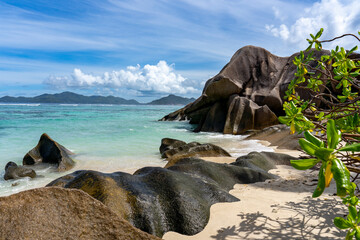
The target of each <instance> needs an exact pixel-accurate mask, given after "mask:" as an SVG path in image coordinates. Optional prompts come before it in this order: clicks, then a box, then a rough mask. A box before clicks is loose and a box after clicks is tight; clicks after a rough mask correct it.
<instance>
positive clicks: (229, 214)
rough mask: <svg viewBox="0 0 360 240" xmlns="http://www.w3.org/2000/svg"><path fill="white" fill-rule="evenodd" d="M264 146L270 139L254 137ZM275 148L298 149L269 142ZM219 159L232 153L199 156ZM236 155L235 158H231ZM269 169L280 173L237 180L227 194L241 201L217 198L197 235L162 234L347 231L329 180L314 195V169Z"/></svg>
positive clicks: (186, 239)
mask: <svg viewBox="0 0 360 240" xmlns="http://www.w3.org/2000/svg"><path fill="white" fill-rule="evenodd" d="M258 141H259V142H260V143H261V144H264V145H265V146H269V145H271V143H270V142H268V141H264V140H258ZM271 148H272V149H273V150H274V152H276V153H285V154H289V155H291V156H294V157H299V156H300V154H301V153H302V152H301V151H298V150H287V149H279V148H278V147H276V146H272V147H271ZM202 159H204V160H207V161H213V162H218V163H230V160H231V159H230V158H223V157H217V158H216V157H214V158H202ZM235 160H236V158H235ZM269 173H272V174H274V175H277V176H278V177H279V178H278V179H272V180H266V181H265V182H257V183H253V184H235V185H234V188H233V189H232V190H230V194H231V195H233V196H235V197H237V198H239V199H240V201H237V202H232V203H216V204H214V205H212V206H211V208H210V218H209V222H208V223H207V225H206V226H205V228H204V229H203V230H202V231H201V232H199V233H198V234H196V235H192V236H186V235H182V234H179V233H176V232H167V233H165V234H164V236H163V239H165V240H182V239H183V240H192V239H194V240H195V239H197V240H198V239H199V240H202V239H204V240H205V239H221V240H225V239H284V238H285V237H286V236H289V235H290V236H291V239H344V237H345V235H346V231H340V230H339V229H337V228H336V227H335V225H334V224H333V222H332V221H333V219H334V217H337V216H341V213H344V214H345V213H346V212H347V209H346V208H345V207H344V206H343V205H342V204H341V199H340V198H339V197H336V196H334V194H333V193H335V192H336V186H335V183H334V182H332V184H331V185H330V187H329V188H327V189H326V190H325V191H324V193H323V195H322V196H321V197H319V198H316V199H314V198H312V197H311V195H312V192H313V190H314V189H315V187H316V184H317V181H314V180H317V171H316V170H306V171H299V170H296V169H294V168H293V167H291V166H286V165H277V168H276V169H271V170H270V171H269Z"/></svg>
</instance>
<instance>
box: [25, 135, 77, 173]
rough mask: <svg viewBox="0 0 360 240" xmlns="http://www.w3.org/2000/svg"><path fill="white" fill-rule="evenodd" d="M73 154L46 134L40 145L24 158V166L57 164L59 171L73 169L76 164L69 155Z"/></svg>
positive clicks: (42, 137) (42, 136)
mask: <svg viewBox="0 0 360 240" xmlns="http://www.w3.org/2000/svg"><path fill="white" fill-rule="evenodd" d="M71 154H73V153H72V152H71V151H70V150H68V149H66V148H65V147H64V146H62V145H60V144H59V143H57V142H55V141H54V140H52V139H51V138H50V137H49V136H48V135H47V134H46V133H44V134H42V135H41V137H40V140H39V143H38V144H37V145H36V147H34V148H33V149H31V150H30V151H29V152H28V153H27V154H26V155H25V156H24V158H23V165H34V164H38V163H41V162H42V163H50V164H56V165H57V169H58V171H67V170H69V169H71V168H72V167H73V166H74V165H75V162H74V160H72V159H71V158H70V157H69V155H71Z"/></svg>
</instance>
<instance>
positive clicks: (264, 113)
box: [161, 46, 329, 134]
mask: <svg viewBox="0 0 360 240" xmlns="http://www.w3.org/2000/svg"><path fill="white" fill-rule="evenodd" d="M328 53H329V51H326V50H322V51H314V55H313V56H314V58H315V59H317V58H320V57H321V55H323V54H328ZM298 55H299V53H295V54H293V55H292V56H290V57H278V56H275V55H273V54H271V53H270V52H268V51H267V50H265V49H263V48H260V47H254V46H246V47H243V48H241V49H239V50H238V51H237V52H236V53H235V54H234V55H233V57H232V58H231V60H230V62H229V63H228V64H226V66H225V67H224V68H223V69H222V70H221V71H220V72H219V73H218V74H217V75H216V76H214V77H213V78H211V79H209V80H208V81H207V82H206V84H205V87H204V89H203V92H202V95H201V96H200V97H199V98H198V99H197V100H195V101H194V102H193V103H191V104H189V105H187V106H185V107H184V108H182V109H179V110H177V111H175V112H173V113H170V114H169V115H167V116H165V117H163V118H162V119H161V120H163V121H171V120H190V123H193V124H198V127H197V129H196V130H197V131H207V132H223V133H231V134H241V133H244V132H245V131H247V130H249V129H261V128H264V127H268V126H271V125H274V124H276V123H278V122H277V120H276V116H279V115H283V114H284V113H283V108H282V104H283V97H284V95H285V91H286V89H287V87H288V85H289V83H290V82H291V80H292V79H294V73H295V72H296V66H295V65H294V64H293V60H294V58H295V57H296V56H298ZM309 64H310V65H311V66H312V67H316V65H317V63H316V61H313V62H310V63H309ZM298 94H299V95H300V96H301V97H303V98H309V97H310V96H309V94H308V93H307V92H306V91H303V90H299V91H298ZM244 114H245V115H244ZM243 121H245V122H246V123H243Z"/></svg>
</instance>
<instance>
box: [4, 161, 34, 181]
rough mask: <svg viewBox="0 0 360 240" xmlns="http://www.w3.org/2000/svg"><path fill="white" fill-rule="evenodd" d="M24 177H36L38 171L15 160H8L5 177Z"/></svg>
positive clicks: (7, 178)
mask: <svg viewBox="0 0 360 240" xmlns="http://www.w3.org/2000/svg"><path fill="white" fill-rule="evenodd" d="M23 177H31V178H34V177H36V172H35V171H34V170H33V169H31V168H27V167H24V166H18V165H17V164H16V163H14V162H8V163H7V164H6V166H5V174H4V179H5V180H9V179H18V178H23Z"/></svg>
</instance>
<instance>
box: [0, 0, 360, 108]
mask: <svg viewBox="0 0 360 240" xmlns="http://www.w3.org/2000/svg"><path fill="white" fill-rule="evenodd" d="M320 28H324V33H323V37H322V39H330V38H333V37H335V36H339V35H341V34H344V33H354V34H357V32H358V31H359V30H360V1H359V0H320V1H314V0H271V1H269V0H251V1H248V0H131V1H130V0H101V1H99V0H62V1H48V0H31V1H30V0H29V1H28V0H16V1H15V0H12V1H10V0H1V1H0V97H1V96H5V95H10V96H36V95H39V94H43V93H58V92H63V91H72V92H77V93H80V94H84V95H114V96H119V97H123V98H126V99H136V100H138V101H140V102H147V101H150V100H153V99H155V98H159V97H163V96H166V95H169V94H176V95H180V96H186V97H198V96H200V95H201V91H202V88H203V86H204V84H205V82H206V80H208V79H209V78H211V77H212V76H214V75H216V74H217V73H218V72H219V71H220V70H221V68H222V67H223V66H224V65H225V64H226V63H227V62H228V61H229V60H230V58H231V56H232V55H233V54H234V53H235V52H236V51H237V50H238V49H239V48H241V47H243V46H246V45H254V46H259V47H263V48H265V49H267V50H269V51H270V52H272V53H273V54H275V55H278V56H289V55H291V54H293V53H295V52H298V51H300V50H303V49H305V48H306V47H307V42H306V38H308V37H309V34H310V33H313V34H315V33H316V32H317V31H318V30H319V29H320ZM357 44H359V43H358V42H356V41H354V39H351V38H345V39H342V40H340V41H338V42H336V43H331V44H328V45H324V48H332V47H334V46H335V45H341V46H344V47H347V48H349V49H350V48H352V47H353V46H355V45H357Z"/></svg>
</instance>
